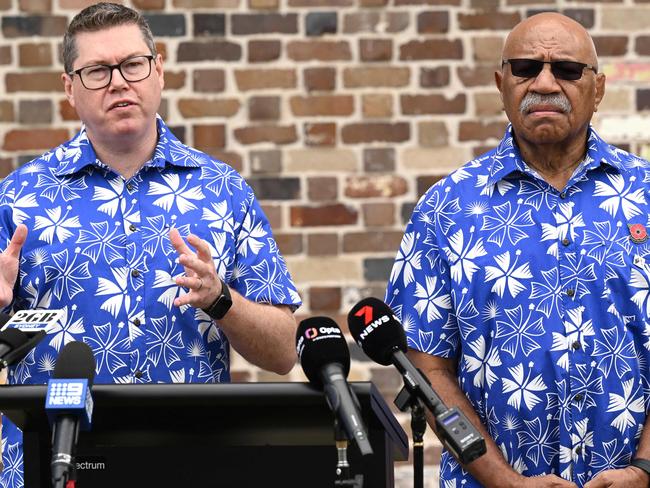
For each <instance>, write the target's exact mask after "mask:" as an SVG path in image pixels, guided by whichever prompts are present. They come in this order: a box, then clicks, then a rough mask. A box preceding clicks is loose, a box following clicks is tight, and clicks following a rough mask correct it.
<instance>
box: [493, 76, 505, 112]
mask: <svg viewBox="0 0 650 488" xmlns="http://www.w3.org/2000/svg"><path fill="white" fill-rule="evenodd" d="M494 83H495V84H496V86H497V89H498V90H499V97H501V105H503V91H502V90H501V83H503V72H502V71H495V72H494Z"/></svg>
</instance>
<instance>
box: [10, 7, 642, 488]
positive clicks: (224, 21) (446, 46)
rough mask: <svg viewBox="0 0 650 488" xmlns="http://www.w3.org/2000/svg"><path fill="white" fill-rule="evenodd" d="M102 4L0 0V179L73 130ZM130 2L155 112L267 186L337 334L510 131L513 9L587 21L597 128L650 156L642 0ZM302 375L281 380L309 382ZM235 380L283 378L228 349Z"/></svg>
mask: <svg viewBox="0 0 650 488" xmlns="http://www.w3.org/2000/svg"><path fill="white" fill-rule="evenodd" d="M92 3H95V1H93V0H0V13H2V15H1V16H0V29H1V32H2V40H0V68H1V69H0V175H5V174H6V173H7V172H8V171H9V170H10V169H12V168H14V167H17V166H19V165H20V164H24V163H25V162H27V161H29V160H31V159H32V158H33V157H34V156H36V155H38V154H40V153H42V152H43V151H44V150H46V149H48V148H49V147H52V146H54V145H56V144H58V143H59V142H62V141H63V140H64V139H65V138H66V137H68V136H70V135H71V134H73V133H74V132H76V131H77V130H78V128H79V126H80V121H79V119H78V117H77V114H76V112H75V110H74V109H73V108H72V107H71V106H70V104H69V103H68V101H67V100H66V98H65V95H64V93H63V85H62V83H61V79H60V71H61V59H60V45H61V36H62V34H63V32H64V29H65V26H66V23H67V22H68V21H69V19H70V18H71V17H72V16H73V15H74V14H75V13H76V12H78V11H79V10H80V9H82V8H84V7H85V6H87V5H90V4H92ZM125 3H126V4H128V5H130V6H134V7H136V8H139V9H141V10H142V11H143V12H144V13H145V14H146V15H147V18H148V19H149V20H150V23H151V26H152V29H153V30H154V33H155V34H156V40H157V42H156V47H157V49H158V51H159V52H160V53H161V54H162V56H163V58H164V63H165V84H166V86H165V91H164V94H163V102H162V104H161V107H160V109H159V113H160V114H161V115H162V116H164V117H165V118H166V120H167V122H168V124H169V126H170V128H171V129H172V131H173V132H174V133H175V134H176V135H177V136H178V137H179V138H180V139H181V140H183V141H185V142H187V143H188V144H190V145H193V146H195V147H197V148H198V149H200V150H203V151H205V152H207V153H208V154H210V155H212V156H213V157H216V158H220V159H222V160H224V161H226V162H227V163H228V164H231V165H232V166H233V167H234V168H235V169H237V170H238V171H241V172H242V174H243V175H244V176H245V178H246V179H247V180H248V181H250V182H251V185H252V186H253V188H254V190H255V191H256V192H257V194H258V197H259V199H260V201H261V204H262V207H263V209H264V212H265V213H266V215H267V216H268V218H269V221H270V223H271V225H272V227H273V231H274V234H275V236H276V240H277V242H278V245H279V246H280V249H281V251H282V252H283V253H284V254H285V256H286V258H287V264H288V267H289V270H290V272H291V273H292V276H293V277H294V279H296V281H297V285H298V289H299V292H300V293H301V295H302V296H303V298H304V301H305V304H304V306H303V307H302V308H301V309H300V310H299V314H300V315H299V317H303V318H305V317H308V316H310V315H313V314H314V313H322V314H324V315H327V316H331V317H333V318H334V319H335V320H337V321H340V322H341V324H342V326H343V327H345V314H346V313H347V311H348V310H349V308H350V306H351V305H352V304H354V303H355V302H356V301H358V300H359V299H360V298H362V297H363V296H368V295H374V296H380V297H381V296H383V292H384V285H385V282H386V279H387V278H388V276H389V274H390V269H391V266H392V261H393V257H394V255H395V252H396V250H397V247H398V246H399V239H400V236H401V233H402V232H403V230H404V226H405V224H406V222H407V221H408V219H409V217H410V214H411V212H412V209H413V207H414V205H415V203H416V202H417V199H418V197H419V196H420V195H421V194H423V193H424V192H425V191H426V189H427V188H428V187H429V186H430V185H431V184H433V183H435V182H436V181H437V180H439V179H440V178H442V177H444V176H445V175H447V174H449V172H451V171H453V170H454V169H456V168H458V167H459V166H460V165H462V164H464V163H465V162H467V161H468V160H469V159H471V158H472V157H473V156H475V155H477V154H479V153H482V152H484V151H486V150H488V149H490V148H492V147H493V146H494V144H495V143H496V142H497V141H498V139H499V138H500V137H501V136H502V135H503V129H504V127H505V124H506V118H505V114H504V112H503V111H502V103H501V100H500V97H499V94H498V92H497V91H496V89H495V86H494V72H495V71H496V70H499V69H500V65H499V63H500V59H501V50H502V47H503V43H504V41H505V39H506V36H507V34H508V32H509V30H510V28H511V27H512V25H514V24H515V23H516V22H517V21H519V20H520V19H523V18H526V17H528V16H530V15H534V14H535V13H538V12H541V11H548V10H554V11H559V12H563V13H564V14H566V15H568V16H570V17H571V18H573V19H576V20H577V21H578V22H580V23H581V24H582V25H584V26H585V27H586V28H588V29H589V30H590V31H591V33H592V34H593V37H594V41H595V44H596V47H597V50H598V51H599V55H600V59H599V68H600V69H601V70H602V72H604V73H605V74H606V76H607V90H606V95H605V99H604V100H603V102H602V103H601V105H600V107H599V111H598V113H597V117H595V118H594V125H595V127H596V128H597V129H598V130H601V129H602V131H604V132H605V134H606V135H609V134H613V135H614V136H615V137H614V139H613V140H611V141H609V142H613V143H616V144H618V145H619V146H622V147H624V148H627V149H629V150H631V151H633V152H639V153H642V154H644V155H646V156H650V142H648V141H649V140H650V139H649V137H648V134H646V132H647V131H646V132H644V131H643V127H646V126H647V124H648V120H650V115H649V114H650V89H649V88H648V86H650V34H648V29H647V26H648V25H650V10H649V6H650V0H629V1H622V0H579V1H578V2H577V3H576V2H573V3H572V2H559V1H557V0H467V1H465V2H462V1H461V0H131V1H129V2H125ZM506 69H508V68H506ZM351 356H352V358H353V366H352V371H351V373H350V377H351V378H352V379H359V380H368V379H372V380H373V381H376V382H378V386H379V387H380V389H381V391H382V392H389V393H390V394H387V396H393V395H394V393H395V389H396V385H397V383H398V382H396V381H395V378H394V376H393V375H391V374H390V373H387V374H385V373H383V372H382V368H377V367H376V366H374V365H373V363H372V362H370V361H369V360H368V358H367V357H365V356H364V355H363V353H362V352H361V351H360V349H359V348H358V347H357V346H354V345H352V346H351ZM299 369H300V368H295V369H294V371H292V373H291V374H290V375H289V379H291V380H301V379H304V377H302V376H301V373H300V372H299ZM387 371H390V372H392V371H391V370H390V369H388V370H387ZM233 378H235V379H239V380H242V381H259V380H264V379H268V380H269V381H277V380H278V379H284V377H279V376H277V375H273V374H267V373H261V372H259V370H257V369H255V368H253V367H251V366H250V365H248V364H247V363H246V362H245V361H244V360H243V359H241V358H240V357H239V356H238V355H237V354H236V353H235V354H234V356H233ZM391 400H392V399H391ZM400 415H402V417H400V422H401V423H402V424H403V425H405V426H407V427H408V415H404V414H400ZM432 442H433V441H432ZM439 448H440V446H439V444H436V445H435V446H433V445H432V446H431V448H430V449H427V455H426V456H427V458H426V460H427V462H430V463H435V462H436V457H437V456H438V455H439ZM410 467H411V464H409V463H406V464H404V465H401V466H400V467H399V468H398V472H401V473H402V474H401V475H396V487H397V488H407V487H409V486H411V479H412V478H411V476H410V475H411V473H410V472H408V475H409V476H404V475H403V473H404V472H406V470H408V469H409V468H410ZM427 469H431V470H432V469H433V468H432V467H431V466H428V467H427ZM400 470H401V471H400ZM428 472H431V473H432V475H431V476H430V477H427V478H425V479H426V480H427V482H430V485H431V486H437V478H436V477H435V476H434V475H433V471H428ZM427 488H429V487H427Z"/></svg>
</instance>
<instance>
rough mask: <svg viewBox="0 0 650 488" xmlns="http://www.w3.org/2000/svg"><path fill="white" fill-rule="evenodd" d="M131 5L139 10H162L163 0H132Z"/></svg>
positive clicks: (163, 6)
mask: <svg viewBox="0 0 650 488" xmlns="http://www.w3.org/2000/svg"><path fill="white" fill-rule="evenodd" d="M133 6H134V7H135V8H137V9H140V10H163V9H164V8H165V0H133Z"/></svg>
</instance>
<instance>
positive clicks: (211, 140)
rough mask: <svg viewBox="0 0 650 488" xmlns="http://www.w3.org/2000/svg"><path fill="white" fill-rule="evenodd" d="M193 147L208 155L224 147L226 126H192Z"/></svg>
mask: <svg viewBox="0 0 650 488" xmlns="http://www.w3.org/2000/svg"><path fill="white" fill-rule="evenodd" d="M192 130H193V132H194V147H195V148H197V149H198V150H199V151H204V152H207V153H210V152H211V151H214V150H215V149H221V148H223V147H225V146H226V126H225V125H223V124H209V125H194V126H192Z"/></svg>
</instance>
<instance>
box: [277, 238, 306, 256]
mask: <svg viewBox="0 0 650 488" xmlns="http://www.w3.org/2000/svg"><path fill="white" fill-rule="evenodd" d="M273 237H274V238H275V242H277V244H278V248H280V253H282V255H283V256H290V255H292V254H300V253H301V252H302V234H275V235H274V236H273Z"/></svg>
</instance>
